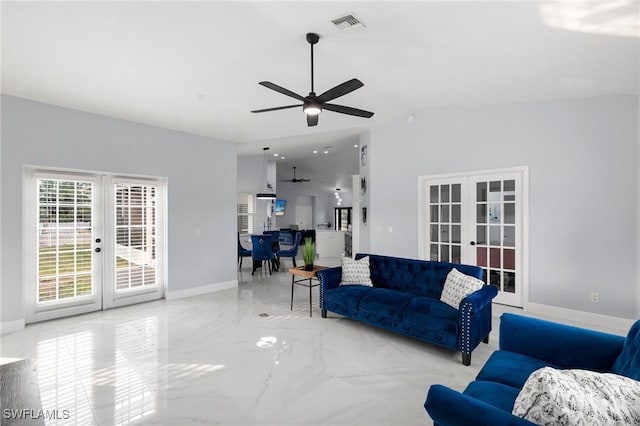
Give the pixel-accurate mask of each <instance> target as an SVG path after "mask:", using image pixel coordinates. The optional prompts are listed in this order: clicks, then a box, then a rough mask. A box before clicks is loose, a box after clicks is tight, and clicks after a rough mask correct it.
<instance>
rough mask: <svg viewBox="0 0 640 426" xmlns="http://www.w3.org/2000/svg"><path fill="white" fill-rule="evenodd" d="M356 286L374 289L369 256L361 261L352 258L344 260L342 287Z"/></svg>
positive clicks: (344, 258)
mask: <svg viewBox="0 0 640 426" xmlns="http://www.w3.org/2000/svg"><path fill="white" fill-rule="evenodd" d="M354 284H359V285H366V286H369V287H373V283H372V282H371V272H370V270H369V256H365V257H363V258H362V259H360V260H354V259H351V258H350V257H343V258H342V282H340V285H354Z"/></svg>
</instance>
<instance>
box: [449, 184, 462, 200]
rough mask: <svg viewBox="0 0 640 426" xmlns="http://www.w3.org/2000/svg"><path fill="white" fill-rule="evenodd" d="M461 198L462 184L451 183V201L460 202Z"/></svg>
mask: <svg viewBox="0 0 640 426" xmlns="http://www.w3.org/2000/svg"><path fill="white" fill-rule="evenodd" d="M461 199H462V194H461V185H460V184H459V183H455V184H453V185H451V202H452V203H459V202H460V201H461Z"/></svg>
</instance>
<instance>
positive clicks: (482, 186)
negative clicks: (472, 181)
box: [476, 182, 487, 202]
mask: <svg viewBox="0 0 640 426" xmlns="http://www.w3.org/2000/svg"><path fill="white" fill-rule="evenodd" d="M476 201H480V202H486V201H487V182H478V183H477V184H476Z"/></svg>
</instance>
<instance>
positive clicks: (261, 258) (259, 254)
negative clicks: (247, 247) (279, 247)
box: [251, 235, 275, 275]
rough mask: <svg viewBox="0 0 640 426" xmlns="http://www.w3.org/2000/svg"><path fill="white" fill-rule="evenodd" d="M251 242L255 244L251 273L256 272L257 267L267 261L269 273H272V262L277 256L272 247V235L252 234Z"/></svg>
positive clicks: (252, 252) (260, 266)
mask: <svg viewBox="0 0 640 426" xmlns="http://www.w3.org/2000/svg"><path fill="white" fill-rule="evenodd" d="M251 243H252V245H253V247H252V249H251V257H252V258H253V270H252V271H251V275H253V274H254V273H255V272H256V269H258V268H262V265H263V264H264V262H265V261H266V262H267V264H268V265H269V274H271V263H272V262H273V260H274V258H275V253H274V252H273V250H272V249H271V235H252V236H251Z"/></svg>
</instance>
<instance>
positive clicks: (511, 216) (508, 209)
mask: <svg viewBox="0 0 640 426" xmlns="http://www.w3.org/2000/svg"><path fill="white" fill-rule="evenodd" d="M504 223H510V224H513V223H516V205H515V204H514V203H504Z"/></svg>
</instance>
